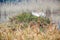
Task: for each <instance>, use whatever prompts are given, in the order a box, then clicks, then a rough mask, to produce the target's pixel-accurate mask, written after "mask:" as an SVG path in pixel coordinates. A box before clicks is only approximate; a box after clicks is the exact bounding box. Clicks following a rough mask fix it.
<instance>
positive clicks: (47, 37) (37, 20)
mask: <svg viewBox="0 0 60 40" xmlns="http://www.w3.org/2000/svg"><path fill="white" fill-rule="evenodd" d="M0 40H60V30H58V29H57V25H56V24H55V23H51V21H50V19H49V18H45V17H36V16H33V15H31V14H28V13H25V14H20V15H18V16H16V17H13V18H10V21H9V22H6V23H2V24H0Z"/></svg>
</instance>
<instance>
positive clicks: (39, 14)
mask: <svg viewBox="0 0 60 40" xmlns="http://www.w3.org/2000/svg"><path fill="white" fill-rule="evenodd" d="M32 15H34V16H37V17H39V16H43V17H45V16H46V14H45V13H44V12H32Z"/></svg>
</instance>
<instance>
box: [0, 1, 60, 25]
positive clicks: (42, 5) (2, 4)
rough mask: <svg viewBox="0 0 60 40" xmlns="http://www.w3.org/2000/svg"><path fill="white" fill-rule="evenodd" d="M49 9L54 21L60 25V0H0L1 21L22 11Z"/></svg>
mask: <svg viewBox="0 0 60 40" xmlns="http://www.w3.org/2000/svg"><path fill="white" fill-rule="evenodd" d="M47 9H49V10H50V11H51V12H52V15H51V16H52V19H53V22H56V23H57V24H59V26H60V0H0V23H2V22H6V21H7V20H9V17H13V16H15V15H17V14H19V13H22V12H26V11H30V12H32V11H34V10H39V11H42V12H46V10H47ZM48 15H50V14H48Z"/></svg>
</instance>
